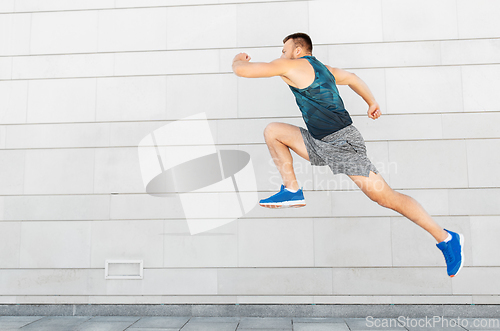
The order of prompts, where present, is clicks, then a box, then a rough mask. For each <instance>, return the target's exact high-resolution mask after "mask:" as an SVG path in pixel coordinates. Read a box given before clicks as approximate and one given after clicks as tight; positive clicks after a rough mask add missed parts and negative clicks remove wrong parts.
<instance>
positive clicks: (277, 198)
mask: <svg viewBox="0 0 500 331" xmlns="http://www.w3.org/2000/svg"><path fill="white" fill-rule="evenodd" d="M259 204H260V205H261V206H262V207H266V208H283V207H303V206H305V205H306V201H305V200H304V193H302V189H299V190H298V191H297V192H290V191H288V190H287V189H285V185H283V184H281V189H280V191H279V192H278V193H276V194H274V195H272V196H270V197H269V198H267V199H262V200H260V202H259Z"/></svg>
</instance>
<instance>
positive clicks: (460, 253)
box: [436, 229, 464, 277]
mask: <svg viewBox="0 0 500 331" xmlns="http://www.w3.org/2000/svg"><path fill="white" fill-rule="evenodd" d="M445 230H446V229H445ZM446 232H448V233H449V234H451V240H450V241H448V242H444V241H442V242H440V243H439V244H436V246H437V247H438V248H439V249H440V250H441V251H442V252H443V255H444V259H445V260H446V266H447V270H446V271H447V272H448V276H450V277H454V276H456V275H457V274H458V272H459V271H460V269H462V266H463V265H464V236H463V235H462V234H460V233H455V232H452V231H448V230H446Z"/></svg>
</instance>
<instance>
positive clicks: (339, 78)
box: [326, 66, 381, 119]
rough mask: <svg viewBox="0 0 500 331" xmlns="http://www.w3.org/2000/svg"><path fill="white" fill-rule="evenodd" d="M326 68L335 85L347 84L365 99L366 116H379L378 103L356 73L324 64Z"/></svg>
mask: <svg viewBox="0 0 500 331" xmlns="http://www.w3.org/2000/svg"><path fill="white" fill-rule="evenodd" d="M326 67H327V68H328V70H330V72H331V73H332V74H333V76H334V77H335V82H336V84H337V85H348V86H349V87H350V88H351V89H352V90H353V91H354V92H356V93H357V94H358V95H359V96H360V97H362V98H363V100H365V102H366V103H367V104H368V107H369V108H368V116H369V117H370V118H372V119H377V118H379V117H380V115H381V112H380V106H379V105H378V103H377V101H376V100H375V97H374V96H373V94H372V92H371V91H370V89H369V88H368V85H366V83H365V82H364V81H363V80H362V79H361V78H359V77H358V76H357V75H356V74H354V73H352V72H349V71H346V70H342V69H339V68H333V67H330V66H326Z"/></svg>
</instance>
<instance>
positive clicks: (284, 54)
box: [281, 39, 297, 59]
mask: <svg viewBox="0 0 500 331" xmlns="http://www.w3.org/2000/svg"><path fill="white" fill-rule="evenodd" d="M295 49H296V47H295V43H294V42H293V40H292V39H288V40H287V41H286V43H285V44H284V45H283V49H282V50H281V58H282V59H296V58H297V55H296V54H295Z"/></svg>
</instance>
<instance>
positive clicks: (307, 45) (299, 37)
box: [283, 32, 313, 54]
mask: <svg viewBox="0 0 500 331" xmlns="http://www.w3.org/2000/svg"><path fill="white" fill-rule="evenodd" d="M289 39H292V40H293V43H294V44H295V47H298V46H300V47H302V49H303V50H304V51H305V52H306V53H311V54H312V50H313V44H312V41H311V37H309V36H308V35H307V34H305V33H302V32H297V33H293V34H291V35H289V36H287V37H286V38H285V39H283V44H284V43H286V42H287V41H288V40H289Z"/></svg>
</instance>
